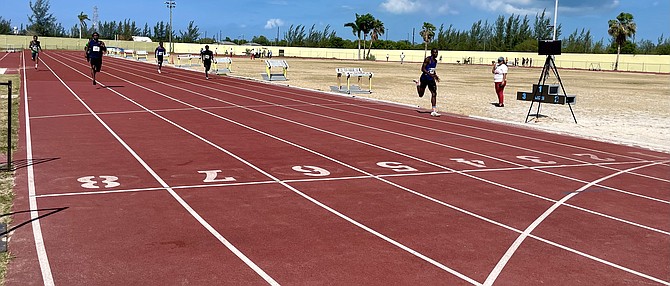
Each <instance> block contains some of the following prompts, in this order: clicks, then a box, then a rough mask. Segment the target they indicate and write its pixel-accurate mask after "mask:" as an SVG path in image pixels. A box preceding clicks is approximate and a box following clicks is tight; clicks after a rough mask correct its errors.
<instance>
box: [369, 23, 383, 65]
mask: <svg viewBox="0 0 670 286" xmlns="http://www.w3.org/2000/svg"><path fill="white" fill-rule="evenodd" d="M384 33H386V28H385V27H384V23H383V22H382V21H380V20H379V19H375V21H374V22H373V23H372V32H371V33H370V47H369V48H368V55H367V58H369V57H370V50H372V42H374V41H376V40H378V39H379V36H381V35H384Z"/></svg>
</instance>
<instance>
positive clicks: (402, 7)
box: [381, 0, 423, 14]
mask: <svg viewBox="0 0 670 286" xmlns="http://www.w3.org/2000/svg"><path fill="white" fill-rule="evenodd" d="M422 6H423V5H422V3H421V1H416V0H386V1H384V2H383V3H382V4H381V7H382V9H384V10H386V11H388V12H390V13H393V14H407V13H413V12H417V11H419V10H420V9H421V8H422Z"/></svg>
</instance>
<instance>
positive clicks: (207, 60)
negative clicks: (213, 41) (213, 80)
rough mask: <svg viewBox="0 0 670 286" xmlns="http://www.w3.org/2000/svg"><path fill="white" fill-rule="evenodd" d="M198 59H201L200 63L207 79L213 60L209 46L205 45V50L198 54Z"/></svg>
mask: <svg viewBox="0 0 670 286" xmlns="http://www.w3.org/2000/svg"><path fill="white" fill-rule="evenodd" d="M200 58H202V63H203V64H204V65H205V78H206V79H209V74H208V72H209V69H210V68H211V67H212V61H213V60H214V53H212V51H210V50H209V45H205V50H204V51H202V52H200Z"/></svg>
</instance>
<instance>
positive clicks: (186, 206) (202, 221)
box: [33, 57, 279, 285]
mask: <svg viewBox="0 0 670 286" xmlns="http://www.w3.org/2000/svg"><path fill="white" fill-rule="evenodd" d="M52 59H53V57H52ZM54 60H55V59H54ZM56 61H58V60H56ZM61 64H63V63H62V62H61ZM44 65H45V66H46V67H47V68H48V69H49V70H50V71H51V72H52V73H53V75H54V76H56V78H57V79H58V80H59V81H60V82H61V83H62V84H63V86H65V87H66V88H67V90H68V91H70V93H71V94H72V95H73V96H74V97H75V98H76V99H77V100H78V101H79V102H80V103H81V104H82V105H83V106H84V108H86V109H87V110H88V111H89V112H90V113H91V115H93V116H94V117H95V119H96V120H98V122H99V123H100V124H101V125H102V126H103V127H104V128H105V129H106V130H107V131H108V132H109V133H110V135H112V136H113V137H114V138H115V139H116V140H117V141H118V142H119V144H121V145H122V146H123V147H124V148H125V149H126V151H128V153H130V154H131V155H132V156H133V157H134V158H135V160H137V162H139V163H140V164H141V165H142V166H143V167H144V169H145V170H146V171H147V172H149V174H151V175H152V176H153V177H154V179H155V180H156V181H157V182H158V183H160V184H161V185H162V186H163V188H165V189H166V190H167V191H168V192H169V193H170V195H172V197H173V198H174V199H175V200H177V202H178V203H179V204H180V205H181V206H182V207H183V208H184V209H186V211H188V213H189V214H191V216H193V217H194V218H195V219H196V220H197V221H198V222H199V223H200V224H201V225H202V226H203V227H204V228H205V229H207V230H208V231H209V232H210V233H211V234H212V235H214V237H216V238H217V239H218V240H219V241H220V242H221V243H222V244H223V245H225V246H226V248H228V249H229V250H230V251H231V252H232V253H234V254H235V255H236V256H237V257H238V258H239V259H240V260H242V261H243V262H244V263H245V264H247V266H249V268H251V269H252V270H254V271H255V272H256V274H258V275H259V276H261V277H262V278H263V279H264V280H265V281H266V282H267V283H268V284H270V285H279V283H277V281H275V280H274V279H273V278H272V277H270V275H268V274H267V273H265V271H263V269H261V268H260V267H258V265H256V264H255V263H254V262H253V261H251V260H250V259H249V258H248V257H247V256H246V255H244V254H243V253H242V252H241V251H240V250H239V249H237V248H236V247H235V246H234V245H233V244H232V243H230V242H229V241H228V240H227V239H226V238H225V237H223V235H221V234H220V233H219V232H218V231H217V230H216V229H215V228H214V227H212V226H211V225H210V224H209V223H208V222H207V221H206V220H205V219H204V218H203V217H202V216H200V214H198V213H197V212H196V211H195V210H194V209H193V208H191V206H190V205H189V204H188V203H187V202H186V201H185V200H184V199H182V198H181V197H180V196H179V195H178V194H177V193H176V192H175V191H174V190H173V189H172V188H171V187H170V186H169V185H168V184H167V183H166V182H165V181H164V180H163V179H162V178H161V177H160V176H159V175H158V174H157V173H156V172H155V171H154V170H153V169H152V168H151V167H150V166H149V165H148V164H147V163H146V162H145V161H144V160H143V159H142V158H141V157H140V156H139V155H138V154H137V153H136V152H135V151H134V150H133V149H132V148H131V147H130V146H129V145H128V144H126V142H125V141H123V139H121V137H120V136H119V135H118V134H116V132H114V130H112V128H111V127H109V126H108V125H107V123H105V121H104V120H102V118H100V117H99V116H98V115H97V114H96V113H95V111H93V110H92V109H91V108H90V107H89V106H88V105H87V104H86V103H85V102H84V101H83V99H81V98H80V97H79V95H77V94H76V93H75V92H74V91H73V90H72V89H71V88H70V87H69V86H68V85H67V84H66V83H65V82H64V81H63V80H62V79H61V78H60V77H59V76H58V75H57V74H56V73H55V72H54V71H53V70H52V69H51V67H50V66H49V65H47V64H46V63H44ZM66 66H67V65H66ZM68 67H69V66H68ZM75 71H76V70H75ZM77 72H78V73H80V74H82V75H83V73H81V72H79V71H77ZM84 76H85V77H87V78H88V76H87V75H84ZM99 84H101V83H99ZM101 85H102V84H101ZM110 90H111V89H110ZM33 199H34V198H33Z"/></svg>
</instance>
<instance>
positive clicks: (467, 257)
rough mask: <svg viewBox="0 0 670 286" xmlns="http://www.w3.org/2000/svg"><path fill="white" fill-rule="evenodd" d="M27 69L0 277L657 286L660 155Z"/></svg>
mask: <svg viewBox="0 0 670 286" xmlns="http://www.w3.org/2000/svg"><path fill="white" fill-rule="evenodd" d="M26 57H27V58H26ZM41 58H42V61H43V63H42V64H41V66H40V68H39V70H35V69H34V68H32V67H31V65H32V62H31V61H30V57H29V54H28V53H23V55H22V56H21V54H20V53H16V54H14V55H9V56H7V57H6V58H4V59H3V61H2V63H3V64H4V63H6V62H7V61H9V62H10V63H11V65H12V66H16V63H17V62H18V63H19V64H20V65H21V66H24V67H26V66H27V68H24V69H23V71H22V74H21V75H22V78H23V85H22V91H21V105H22V107H21V115H20V121H21V134H20V148H19V150H18V151H17V154H16V155H15V158H16V161H15V168H16V169H17V174H16V176H17V178H16V182H15V183H16V187H15V190H16V198H15V203H14V209H13V222H12V225H11V227H13V232H12V233H11V237H10V243H9V249H10V251H11V253H12V255H13V256H14V259H13V260H12V262H11V264H10V267H9V270H8V277H7V285H28V284H35V285H42V284H45V285H52V284H55V285H129V284H140V283H142V284H146V285H175V284H192V285H214V284H228V285H256V284H257V285H263V284H275V285H276V284H285V285H291V284H298V285H301V284H302V285H306V284H309V285H315V284H316V285H318V284H337V285H539V284H545V285H628V284H630V285H647V284H649V285H670V207H669V204H670V176H669V174H670V163H669V162H670V155H669V154H665V153H656V152H652V151H648V150H645V149H639V148H633V147H627V146H620V145H613V144H607V143H601V142H595V141H589V140H584V139H579V138H574V137H568V136H562V135H557V134H549V133H543V132H539V131H535V130H530V129H525V128H520V127H517V126H512V125H504V124H497V123H491V122H487V121H480V120H473V119H471V118H466V117H460V116H453V115H443V116H442V117H439V118H433V117H430V116H427V114H420V113H417V112H415V111H414V110H413V109H411V108H407V107H403V106H395V105H388V104H381V103H376V102H371V101H362V100H355V99H350V98H346V97H340V96H333V95H329V94H324V93H318V92H313V91H307V90H302V89H294V88H288V87H283V86H276V85H268V84H263V83H259V82H255V81H247V80H241V79H235V78H229V77H214V78H213V79H211V80H209V81H207V80H205V79H204V76H203V75H202V74H200V73H195V72H191V71H185V70H178V69H173V68H165V69H164V73H163V74H157V73H156V71H155V67H154V66H153V65H151V64H146V63H138V62H131V61H126V60H122V59H117V58H105V60H104V66H103V73H102V74H100V75H99V76H98V80H99V82H100V84H99V85H97V86H93V85H91V80H90V78H89V68H88V67H87V65H86V62H85V61H84V60H83V58H82V56H81V53H71V52H57V51H48V52H46V53H43V54H42V56H41ZM31 210H32V211H31ZM35 210H38V211H35Z"/></svg>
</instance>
